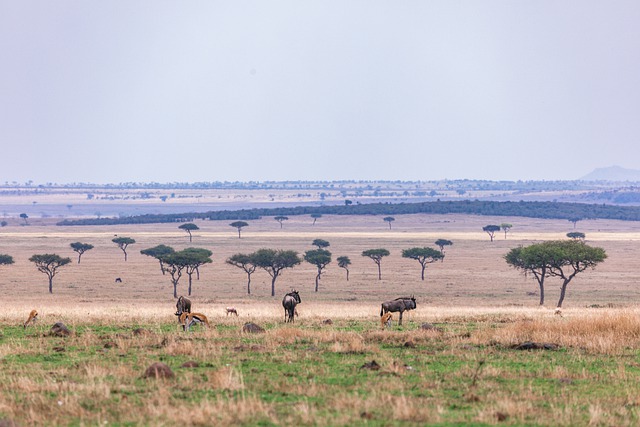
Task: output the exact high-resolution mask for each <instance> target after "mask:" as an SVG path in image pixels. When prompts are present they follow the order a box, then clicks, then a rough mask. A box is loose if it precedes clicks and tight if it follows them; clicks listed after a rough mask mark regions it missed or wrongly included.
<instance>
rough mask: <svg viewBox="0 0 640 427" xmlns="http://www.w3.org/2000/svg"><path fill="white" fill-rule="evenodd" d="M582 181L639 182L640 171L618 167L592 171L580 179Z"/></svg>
mask: <svg viewBox="0 0 640 427" xmlns="http://www.w3.org/2000/svg"><path fill="white" fill-rule="evenodd" d="M580 179H581V180H582V181H640V170H637V169H625V168H623V167H620V166H609V167H607V168H598V169H594V170H593V172H591V173H589V174H587V175H585V176H583V177H582V178H580Z"/></svg>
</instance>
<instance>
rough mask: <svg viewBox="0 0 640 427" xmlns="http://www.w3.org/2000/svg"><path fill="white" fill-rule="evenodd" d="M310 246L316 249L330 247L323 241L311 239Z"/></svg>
mask: <svg viewBox="0 0 640 427" xmlns="http://www.w3.org/2000/svg"><path fill="white" fill-rule="evenodd" d="M311 245H313V246H315V247H317V248H318V249H324V248H328V247H329V246H331V244H330V243H329V242H328V241H326V240H323V239H313V242H311Z"/></svg>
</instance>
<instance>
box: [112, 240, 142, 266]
mask: <svg viewBox="0 0 640 427" xmlns="http://www.w3.org/2000/svg"><path fill="white" fill-rule="evenodd" d="M111 241H112V242H113V243H115V244H116V245H118V247H119V248H120V250H121V251H122V252H124V260H125V261H127V246H129V245H133V244H134V243H135V242H136V241H135V240H134V239H132V238H131V237H116V238H114V239H111Z"/></svg>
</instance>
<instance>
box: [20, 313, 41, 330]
mask: <svg viewBox="0 0 640 427" xmlns="http://www.w3.org/2000/svg"><path fill="white" fill-rule="evenodd" d="M36 320H38V312H37V311H36V310H31V313H29V318H28V319H27V321H26V322H24V324H23V325H22V326H23V327H24V328H25V329H26V328H27V325H28V324H29V323H35V322H36Z"/></svg>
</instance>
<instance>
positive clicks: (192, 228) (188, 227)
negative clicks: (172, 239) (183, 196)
mask: <svg viewBox="0 0 640 427" xmlns="http://www.w3.org/2000/svg"><path fill="white" fill-rule="evenodd" d="M178 228H179V229H180V230H184V231H186V232H187V233H189V243H191V241H192V240H193V235H192V234H191V232H192V231H196V230H200V227H198V226H197V225H195V224H194V223H192V222H187V223H186V224H182V225H181V226H179V227H178Z"/></svg>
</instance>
